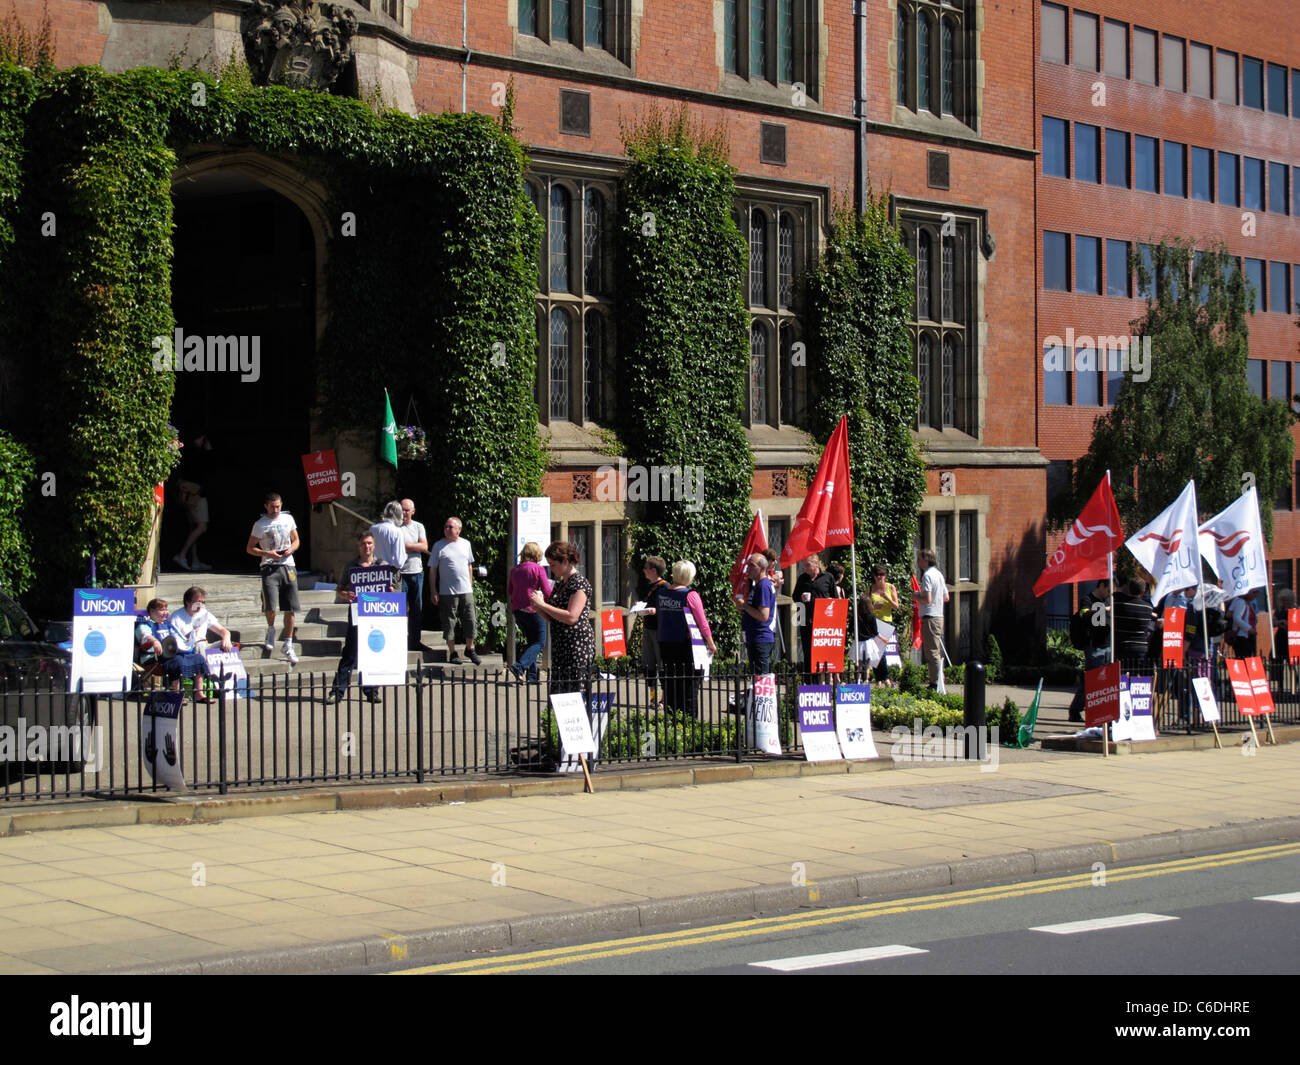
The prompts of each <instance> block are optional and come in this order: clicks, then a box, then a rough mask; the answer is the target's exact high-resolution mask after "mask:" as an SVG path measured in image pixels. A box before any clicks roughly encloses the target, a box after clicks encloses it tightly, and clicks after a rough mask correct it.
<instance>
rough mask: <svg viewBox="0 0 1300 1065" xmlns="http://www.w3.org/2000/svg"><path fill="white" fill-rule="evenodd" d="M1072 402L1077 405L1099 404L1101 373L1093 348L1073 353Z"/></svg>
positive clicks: (1094, 405)
mask: <svg viewBox="0 0 1300 1065" xmlns="http://www.w3.org/2000/svg"><path fill="white" fill-rule="evenodd" d="M1074 402H1075V405H1076V406H1079V407H1100V406H1101V373H1100V367H1099V365H1098V363H1097V352H1096V350H1095V349H1093V348H1080V349H1079V350H1078V351H1076V352H1075V353H1074Z"/></svg>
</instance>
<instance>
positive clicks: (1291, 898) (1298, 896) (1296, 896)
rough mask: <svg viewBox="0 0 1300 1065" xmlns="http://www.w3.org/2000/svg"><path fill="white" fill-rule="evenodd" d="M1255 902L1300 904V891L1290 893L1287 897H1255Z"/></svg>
mask: <svg viewBox="0 0 1300 1065" xmlns="http://www.w3.org/2000/svg"><path fill="white" fill-rule="evenodd" d="M1255 901H1256V902H1300V891H1292V892H1291V893H1290V894H1287V895H1256V896H1255Z"/></svg>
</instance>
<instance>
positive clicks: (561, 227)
mask: <svg viewBox="0 0 1300 1065" xmlns="http://www.w3.org/2000/svg"><path fill="white" fill-rule="evenodd" d="M550 231H551V239H550V241H549V249H550V260H551V271H550V272H551V290H552V291H553V292H570V291H572V290H571V288H570V287H569V193H568V190H566V189H565V188H564V187H563V186H561V185H552V186H551V227H550Z"/></svg>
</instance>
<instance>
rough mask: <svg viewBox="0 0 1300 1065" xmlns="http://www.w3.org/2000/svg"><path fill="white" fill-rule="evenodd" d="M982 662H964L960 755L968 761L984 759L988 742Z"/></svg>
mask: <svg viewBox="0 0 1300 1065" xmlns="http://www.w3.org/2000/svg"><path fill="white" fill-rule="evenodd" d="M984 681H985V677H984V663H983V662H977V661H975V660H973V659H972V660H971V661H969V662H967V663H966V683H965V685H964V694H963V695H962V708H961V710H962V724H963V725H964V726H965V728H964V729H963V730H962V737H963V739H962V742H963V744H964V745H965V750H964V752H963V753H962V757H963V758H966V759H968V760H970V761H979V762H982V761H984V752H985V748H986V746H987V743H988V729H987V728H986V727H985V723H986V718H985V716H984Z"/></svg>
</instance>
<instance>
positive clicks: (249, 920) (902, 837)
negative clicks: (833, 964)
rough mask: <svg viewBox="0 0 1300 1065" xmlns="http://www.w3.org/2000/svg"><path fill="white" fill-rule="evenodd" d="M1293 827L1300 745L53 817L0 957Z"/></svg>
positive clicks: (64, 955)
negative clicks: (290, 806) (987, 766)
mask: <svg viewBox="0 0 1300 1065" xmlns="http://www.w3.org/2000/svg"><path fill="white" fill-rule="evenodd" d="M995 791H996V792H998V793H1001V794H1003V795H1006V796H1007V797H1009V798H1013V799H1015V801H1003V802H992V801H990V800H992V799H994V798H996V797H997V794H995ZM885 800H888V801H885ZM963 800H965V804H959V805H953V804H954V803H961V802H963ZM971 800H974V801H971ZM918 803H920V804H922V805H929V806H931V808H929V809H925V808H918V806H917V805H916V804H918ZM1277 819H1291V820H1287V821H1278V820H1277ZM1225 825H1226V826H1233V827H1229V828H1220V827H1219V826H1225ZM1284 838H1300V744H1287V745H1283V746H1281V747H1266V748H1264V749H1263V750H1261V751H1259V753H1258V754H1257V755H1254V756H1250V757H1246V756H1243V754H1242V753H1241V750H1240V749H1237V748H1231V749H1228V750H1223V751H1215V750H1204V751H1192V752H1179V753H1166V754H1160V755H1138V756H1130V757H1124V758H1119V757H1113V758H1109V759H1103V758H1102V757H1101V756H1100V755H1096V756H1084V755H1063V756H1055V757H1053V756H1048V757H1042V756H1040V757H1039V758H1037V759H1035V760H1026V761H1019V760H1017V761H1004V762H1003V763H1002V764H1001V765H1000V766H999V767H998V769H997V771H996V772H983V773H982V772H980V771H979V769H978V767H976V766H973V765H965V764H962V765H952V764H951V763H950V764H947V765H934V764H924V765H919V766H917V767H915V768H898V769H894V770H892V771H890V772H866V773H853V774H845V773H843V772H842V771H841V772H838V773H834V774H828V775H824V776H803V777H796V778H784V779H762V780H759V779H755V780H748V781H742V782H735V783H727V784H711V785H707V786H692V787H683V788H665V789H659V790H621V791H609V792H598V793H597V794H594V795H582V794H573V795H555V796H548V795H539V796H533V797H529V798H524V799H488V800H484V801H480V802H473V803H466V804H461V805H449V804H444V805H439V806H429V807H417V808H404V809H377V810H350V811H335V812H329V813H306V814H296V815H287V816H271V817H259V818H254V819H235V820H228V821H221V822H215V823H189V824H177V825H169V824H134V825H126V826H120V827H103V828H78V829H68V830H63V831H49V832H37V833H33V834H29V835H19V836H10V837H5V838H0V972H5V973H50V972H104V971H112V970H120V969H145V968H147V969H149V970H151V971H168V972H199V971H205V972H233V971H275V972H289V971H311V970H313V969H320V968H325V967H329V968H345V967H351V968H359V967H362V966H365V965H376V964H381V963H385V962H395V961H396V962H400V961H409V962H411V963H412V964H414V963H416V962H419V961H424V960H428V959H430V958H432V957H434V956H436V955H437V954H438V953H439V952H442V953H447V952H452V951H457V950H463V949H487V948H490V947H494V946H511V945H515V946H517V945H521V944H526V943H530V942H539V941H542V940H553V939H560V938H563V937H565V936H566V935H567V936H572V937H577V936H583V935H599V934H603V933H609V932H617V931H620V930H627V929H635V928H640V927H650V926H654V925H658V924H668V923H672V922H674V921H682V920H691V919H701V918H709V917H717V916H725V915H742V914H749V913H752V912H756V911H759V910H764V909H766V910H776V909H780V908H790V907H794V906H799V905H808V904H821V905H824V904H828V903H835V902H847V901H850V900H852V899H855V898H858V897H861V896H865V897H879V896H882V895H888V894H897V893H902V892H907V891H911V890H922V889H925V888H930V887H937V886H941V885H942V884H947V883H974V882H978V881H980V880H985V881H988V880H994V879H999V878H1013V877H1016V876H1021V875H1031V874H1033V873H1035V872H1047V871H1049V870H1055V871H1058V872H1064V871H1069V870H1087V869H1088V868H1089V866H1090V865H1091V863H1092V862H1094V861H1106V862H1111V861H1123V860H1127V859H1132V858H1138V857H1155V856H1162V855H1171V854H1176V853H1180V852H1183V851H1188V850H1192V849H1213V848H1215V847H1230V846H1246V845H1249V844H1250V843H1253V842H1258V841H1263V840H1268V839H1284ZM797 863H802V872H803V876H804V877H805V878H806V881H807V884H806V885H799V884H798V883H797V881H798V880H799V877H800V871H801V866H800V865H799V864H797ZM566 915H567V916H566ZM247 952H256V953H253V954H249V953H247Z"/></svg>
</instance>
